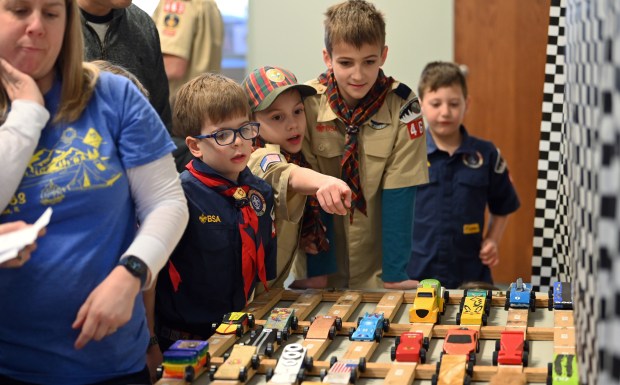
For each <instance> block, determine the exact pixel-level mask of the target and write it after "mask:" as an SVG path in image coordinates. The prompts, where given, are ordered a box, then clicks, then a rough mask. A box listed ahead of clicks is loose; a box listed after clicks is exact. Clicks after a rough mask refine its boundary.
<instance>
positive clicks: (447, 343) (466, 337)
mask: <svg viewBox="0 0 620 385" xmlns="http://www.w3.org/2000/svg"><path fill="white" fill-rule="evenodd" d="M478 338H479V333H478V331H477V330H472V329H467V328H458V329H450V330H448V331H447V333H446V336H445V338H444V342H443V350H442V352H441V355H442V356H443V355H445V354H452V355H457V354H458V355H465V356H467V358H468V359H469V361H470V362H471V363H473V364H476V352H479V351H480V340H479V339H478Z"/></svg>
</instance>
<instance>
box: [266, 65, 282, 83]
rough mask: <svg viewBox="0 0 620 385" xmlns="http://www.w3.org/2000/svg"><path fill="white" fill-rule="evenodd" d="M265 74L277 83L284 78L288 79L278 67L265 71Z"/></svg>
mask: <svg viewBox="0 0 620 385" xmlns="http://www.w3.org/2000/svg"><path fill="white" fill-rule="evenodd" d="M265 76H267V79H269V80H271V81H272V82H275V83H280V82H283V81H284V79H286V77H285V76H284V74H283V73H282V71H280V70H279V69H277V68H272V69H270V70H267V72H265Z"/></svg>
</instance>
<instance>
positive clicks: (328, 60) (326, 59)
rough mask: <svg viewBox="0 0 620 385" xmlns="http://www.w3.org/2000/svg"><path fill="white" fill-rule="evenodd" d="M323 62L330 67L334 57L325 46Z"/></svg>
mask: <svg viewBox="0 0 620 385" xmlns="http://www.w3.org/2000/svg"><path fill="white" fill-rule="evenodd" d="M323 62H324V63H325V65H326V66H327V68H328V69H331V68H332V57H331V55H330V54H329V52H327V50H326V49H325V48H323Z"/></svg>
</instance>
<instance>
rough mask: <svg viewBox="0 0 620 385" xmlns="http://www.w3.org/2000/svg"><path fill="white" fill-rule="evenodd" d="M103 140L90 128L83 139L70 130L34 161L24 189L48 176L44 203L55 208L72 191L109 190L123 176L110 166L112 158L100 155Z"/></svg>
mask: <svg viewBox="0 0 620 385" xmlns="http://www.w3.org/2000/svg"><path fill="white" fill-rule="evenodd" d="M102 143H104V142H103V139H102V138H101V136H100V135H99V133H98V132H97V131H96V130H95V129H94V128H90V129H89V130H88V131H87V133H86V135H84V137H80V136H78V134H77V131H76V130H75V129H74V128H71V127H69V128H66V129H65V130H64V132H63V133H62V136H61V138H60V139H59V140H58V142H57V143H56V144H55V145H54V146H53V147H52V148H39V149H38V151H37V152H35V153H34V155H33V156H32V158H31V159H30V163H29V164H28V167H27V169H26V173H25V175H24V179H23V180H22V186H21V187H22V188H26V187H31V186H34V185H36V184H37V183H40V179H38V177H41V176H46V177H47V178H46V179H47V180H48V181H47V182H46V185H45V187H43V189H42V191H41V194H40V202H41V203H42V204H44V205H54V204H56V203H58V202H61V201H62V200H63V199H64V198H65V193H66V192H68V191H80V190H90V189H98V188H104V187H108V186H111V185H113V184H114V182H116V181H117V180H118V179H119V178H120V177H121V176H122V175H123V174H122V172H121V171H119V170H118V169H115V167H110V165H109V164H108V159H109V158H108V157H103V156H101V154H100V153H99V147H100V146H101V145H102Z"/></svg>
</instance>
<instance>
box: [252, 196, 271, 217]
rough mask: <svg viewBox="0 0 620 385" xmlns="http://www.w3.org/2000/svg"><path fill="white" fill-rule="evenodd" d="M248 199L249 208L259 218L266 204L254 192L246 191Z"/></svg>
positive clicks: (265, 208) (261, 197)
mask: <svg viewBox="0 0 620 385" xmlns="http://www.w3.org/2000/svg"><path fill="white" fill-rule="evenodd" d="M248 198H249V199H250V206H252V208H253V209H254V211H256V215H258V216H259V217H260V216H262V215H263V214H265V211H266V210H267V203H266V202H265V198H263V196H262V195H261V194H260V193H259V192H258V191H256V190H250V191H248Z"/></svg>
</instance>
